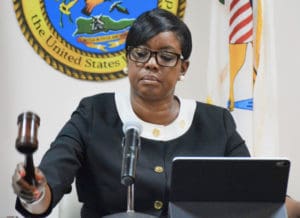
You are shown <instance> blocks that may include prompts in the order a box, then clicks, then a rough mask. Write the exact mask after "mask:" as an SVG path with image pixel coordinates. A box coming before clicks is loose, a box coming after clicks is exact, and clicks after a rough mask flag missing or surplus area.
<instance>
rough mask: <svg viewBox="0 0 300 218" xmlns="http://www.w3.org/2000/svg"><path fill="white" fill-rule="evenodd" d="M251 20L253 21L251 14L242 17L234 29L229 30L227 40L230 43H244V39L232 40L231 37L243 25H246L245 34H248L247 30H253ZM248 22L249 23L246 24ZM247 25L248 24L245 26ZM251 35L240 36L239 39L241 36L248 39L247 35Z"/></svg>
mask: <svg viewBox="0 0 300 218" xmlns="http://www.w3.org/2000/svg"><path fill="white" fill-rule="evenodd" d="M252 21H253V16H252V14H251V15H250V16H248V17H247V18H246V19H244V20H243V21H242V22H240V23H239V24H237V25H236V26H235V27H234V29H233V30H232V31H231V33H230V35H229V41H230V43H245V42H246V41H234V40H233V37H234V36H235V34H237V33H238V32H239V31H240V30H241V29H242V28H244V27H248V29H249V30H248V31H246V34H248V33H249V32H251V33H252V32H253V25H252ZM248 24H250V25H248ZM247 25H248V26H247ZM251 36H252V35H250V36H246V37H243V36H242V37H240V38H239V39H241V38H244V39H249V37H251Z"/></svg>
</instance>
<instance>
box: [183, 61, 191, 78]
mask: <svg viewBox="0 0 300 218" xmlns="http://www.w3.org/2000/svg"><path fill="white" fill-rule="evenodd" d="M189 66H190V61H188V60H186V61H181V75H185V74H186V72H187V70H188V68H189Z"/></svg>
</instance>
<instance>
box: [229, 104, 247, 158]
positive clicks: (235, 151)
mask: <svg viewBox="0 0 300 218" xmlns="http://www.w3.org/2000/svg"><path fill="white" fill-rule="evenodd" d="M223 120H224V128H225V131H226V138H227V142H226V151H225V156H228V157H250V152H249V150H248V148H247V146H246V143H245V140H244V139H243V138H242V137H241V136H240V134H239V133H238V131H237V130H236V124H235V121H234V119H233V117H232V115H231V114H230V112H229V111H228V110H227V109H224V112H223Z"/></svg>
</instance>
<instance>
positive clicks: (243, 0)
mask: <svg viewBox="0 0 300 218" xmlns="http://www.w3.org/2000/svg"><path fill="white" fill-rule="evenodd" d="M229 8H230V20H229V26H230V27H229V31H230V32H229V43H231V44H243V43H248V42H251V41H252V40H253V13H252V5H251V2H250V1H249V0H231V1H230V3H229Z"/></svg>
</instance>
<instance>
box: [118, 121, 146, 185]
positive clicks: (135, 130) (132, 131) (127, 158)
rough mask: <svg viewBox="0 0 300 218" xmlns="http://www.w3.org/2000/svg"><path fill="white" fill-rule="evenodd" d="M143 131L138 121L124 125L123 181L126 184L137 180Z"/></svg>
mask: <svg viewBox="0 0 300 218" xmlns="http://www.w3.org/2000/svg"><path fill="white" fill-rule="evenodd" d="M141 131H142V126H141V124H140V123H138V122H134V121H129V122H126V123H125V124H124V126H123V132H124V134H125V136H124V138H123V141H122V146H123V160H122V172H121V183H122V184H123V185H126V186H129V185H132V184H133V183H134V180H135V172H136V162H137V159H138V152H139V149H140V141H141V140H140V134H141Z"/></svg>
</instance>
